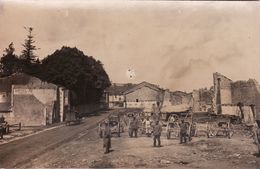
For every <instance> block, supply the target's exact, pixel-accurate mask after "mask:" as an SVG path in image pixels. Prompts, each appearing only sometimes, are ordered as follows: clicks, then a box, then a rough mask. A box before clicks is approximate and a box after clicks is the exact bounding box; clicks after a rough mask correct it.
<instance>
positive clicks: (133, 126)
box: [130, 116, 138, 137]
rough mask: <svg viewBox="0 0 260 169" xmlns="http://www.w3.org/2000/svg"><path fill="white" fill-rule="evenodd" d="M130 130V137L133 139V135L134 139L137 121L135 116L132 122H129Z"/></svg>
mask: <svg viewBox="0 0 260 169" xmlns="http://www.w3.org/2000/svg"><path fill="white" fill-rule="evenodd" d="M130 130H131V134H130V137H133V134H134V135H135V137H137V131H138V120H137V119H136V117H135V116H134V118H133V121H131V123H130Z"/></svg>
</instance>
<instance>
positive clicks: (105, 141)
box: [103, 121, 111, 154]
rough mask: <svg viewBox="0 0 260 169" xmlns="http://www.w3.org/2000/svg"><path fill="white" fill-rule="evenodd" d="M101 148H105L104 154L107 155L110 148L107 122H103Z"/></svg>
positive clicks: (109, 133) (109, 131)
mask: <svg viewBox="0 0 260 169" xmlns="http://www.w3.org/2000/svg"><path fill="white" fill-rule="evenodd" d="M103 147H104V148H105V152H104V153H105V154H107V153H109V148H111V130H110V127H109V123H108V121H105V129H104V138H103Z"/></svg>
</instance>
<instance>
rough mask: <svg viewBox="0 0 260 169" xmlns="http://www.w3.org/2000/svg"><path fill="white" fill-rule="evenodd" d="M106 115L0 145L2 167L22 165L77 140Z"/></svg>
mask: <svg viewBox="0 0 260 169" xmlns="http://www.w3.org/2000/svg"><path fill="white" fill-rule="evenodd" d="M106 116H108V113H106V114H101V115H100V116H93V117H90V118H87V119H85V120H83V121H82V123H81V124H80V125H71V126H63V127H59V128H55V129H52V130H48V131H44V132H42V133H39V134H36V135H32V136H30V137H26V138H23V139H20V140H16V141H13V142H10V143H7V144H3V145H0V167H20V166H22V165H23V164H24V163H28V162H29V161H30V160H31V159H34V158H36V157H38V156H39V155H42V154H44V153H46V152H51V151H52V150H53V149H55V148H56V147H57V146H59V145H61V144H63V143H66V142H69V141H71V140H77V139H78V138H80V137H82V136H83V135H85V134H87V133H88V131H89V130H90V129H92V128H95V127H96V126H97V122H98V121H100V120H101V119H104V118H105V117H106Z"/></svg>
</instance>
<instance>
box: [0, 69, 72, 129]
mask: <svg viewBox="0 0 260 169" xmlns="http://www.w3.org/2000/svg"><path fill="white" fill-rule="evenodd" d="M68 108H69V91H68V90H66V89H65V88H63V87H60V86H57V85H54V84H51V83H46V82H43V81H41V80H40V79H38V78H36V77H32V76H30V75H27V74H23V73H18V74H14V75H11V76H9V77H5V78H0V114H1V115H4V117H5V118H6V120H7V121H8V122H9V123H10V124H16V123H21V124H22V125H23V126H40V125H48V124H52V123H55V122H61V121H63V120H64V114H65V111H66V109H68Z"/></svg>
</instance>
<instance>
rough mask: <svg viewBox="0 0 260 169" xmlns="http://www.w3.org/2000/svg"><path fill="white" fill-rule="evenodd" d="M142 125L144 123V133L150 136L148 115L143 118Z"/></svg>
mask: <svg viewBox="0 0 260 169" xmlns="http://www.w3.org/2000/svg"><path fill="white" fill-rule="evenodd" d="M144 125H145V134H146V135H147V136H148V137H150V136H151V133H152V131H151V121H150V119H149V117H147V118H146V119H145V120H144Z"/></svg>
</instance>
